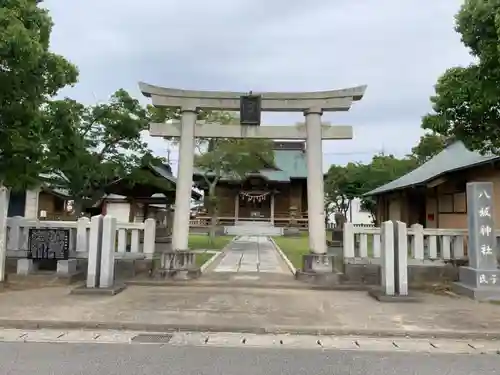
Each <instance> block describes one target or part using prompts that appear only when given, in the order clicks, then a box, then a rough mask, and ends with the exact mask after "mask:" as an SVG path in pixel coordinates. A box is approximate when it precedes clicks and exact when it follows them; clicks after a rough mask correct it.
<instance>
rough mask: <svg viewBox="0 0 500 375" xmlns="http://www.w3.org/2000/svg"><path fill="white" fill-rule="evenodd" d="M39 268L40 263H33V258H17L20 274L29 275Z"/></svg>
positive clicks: (18, 272)
mask: <svg viewBox="0 0 500 375" xmlns="http://www.w3.org/2000/svg"><path fill="white" fill-rule="evenodd" d="M37 269H38V265H37V264H36V263H33V259H26V258H22V259H18V260H17V274H18V275H29V274H30V273H33V272H35V271H36V270H37Z"/></svg>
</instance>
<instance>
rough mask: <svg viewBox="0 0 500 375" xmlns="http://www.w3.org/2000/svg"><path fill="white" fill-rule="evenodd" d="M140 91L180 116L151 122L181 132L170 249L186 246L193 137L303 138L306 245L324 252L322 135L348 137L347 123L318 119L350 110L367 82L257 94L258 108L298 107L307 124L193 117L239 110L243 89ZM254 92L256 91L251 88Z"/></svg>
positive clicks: (159, 132)
mask: <svg viewBox="0 0 500 375" xmlns="http://www.w3.org/2000/svg"><path fill="white" fill-rule="evenodd" d="M140 89H141V91H142V93H143V94H144V95H145V96H147V97H151V99H152V102H153V105H154V106H156V107H167V108H180V110H181V113H182V116H181V121H180V123H179V122H176V123H175V122H174V123H161V124H150V128H149V132H150V135H151V136H153V137H180V138H181V141H180V148H179V163H178V176H177V179H178V182H177V190H176V200H175V218H174V232H173V240H172V242H173V248H174V249H175V250H188V248H187V246H188V235H189V211H190V202H191V189H192V182H193V159H194V138H195V137H200V138H261V139H295V140H297V139H306V141H307V165H308V170H309V171H308V181H307V186H308V216H309V241H310V242H309V247H310V251H311V253H312V254H315V255H324V254H326V230H325V224H324V223H325V221H324V215H325V213H324V202H323V200H324V185H323V166H322V165H323V163H322V158H323V153H322V146H321V143H322V139H352V127H351V126H329V125H325V124H322V123H321V115H322V113H323V112H325V111H348V110H349V108H350V107H351V104H352V102H353V101H358V100H361V98H362V97H363V95H364V92H365V90H366V86H358V87H353V88H348V89H342V90H332V91H320V92H293V93H290V92H288V93H286V92H284V93H277V92H266V93H260V94H259V95H260V96H261V110H262V111H268V112H301V113H304V115H305V120H306V121H305V123H306V124H305V126H249V125H221V124H207V123H205V122H196V111H197V110H200V109H208V110H220V111H239V110H240V100H241V97H243V96H245V95H247V93H243V92H219V91H192V90H179V89H172V88H164V87H158V86H152V85H149V84H146V83H140ZM254 95H255V93H254Z"/></svg>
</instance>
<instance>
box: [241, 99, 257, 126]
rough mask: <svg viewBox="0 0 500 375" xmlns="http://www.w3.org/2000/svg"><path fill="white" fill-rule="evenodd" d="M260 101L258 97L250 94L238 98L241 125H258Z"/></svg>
mask: <svg viewBox="0 0 500 375" xmlns="http://www.w3.org/2000/svg"><path fill="white" fill-rule="evenodd" d="M261 101H262V98H261V96H260V95H252V94H250V95H245V96H242V97H241V98H240V124H241V125H254V126H259V125H260V115H261Z"/></svg>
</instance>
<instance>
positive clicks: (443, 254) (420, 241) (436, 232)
mask: <svg viewBox="0 0 500 375" xmlns="http://www.w3.org/2000/svg"><path fill="white" fill-rule="evenodd" d="M398 230H399V231H400V233H399V236H400V238H406V241H404V245H403V246H406V247H407V250H408V257H409V258H410V259H414V260H415V261H422V262H423V261H426V260H430V261H436V260H442V261H450V260H465V259H467V255H466V254H467V230H466V229H434V228H424V227H423V226H422V225H420V224H413V225H412V226H410V227H406V225H405V226H401V227H399V229H398ZM497 236H500V231H497ZM381 249H382V245H381V228H380V227H361V226H356V225H353V224H351V223H346V224H345V225H344V258H346V259H347V260H356V259H365V260H370V259H378V258H380V257H381Z"/></svg>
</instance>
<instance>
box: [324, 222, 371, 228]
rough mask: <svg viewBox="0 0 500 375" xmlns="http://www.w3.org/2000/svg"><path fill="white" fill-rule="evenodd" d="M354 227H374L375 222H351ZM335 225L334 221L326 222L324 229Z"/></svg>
mask: <svg viewBox="0 0 500 375" xmlns="http://www.w3.org/2000/svg"><path fill="white" fill-rule="evenodd" d="M352 225H354V226H355V227H361V228H375V224H365V223H354V224H352ZM335 227H336V225H335V223H327V224H326V229H335Z"/></svg>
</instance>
